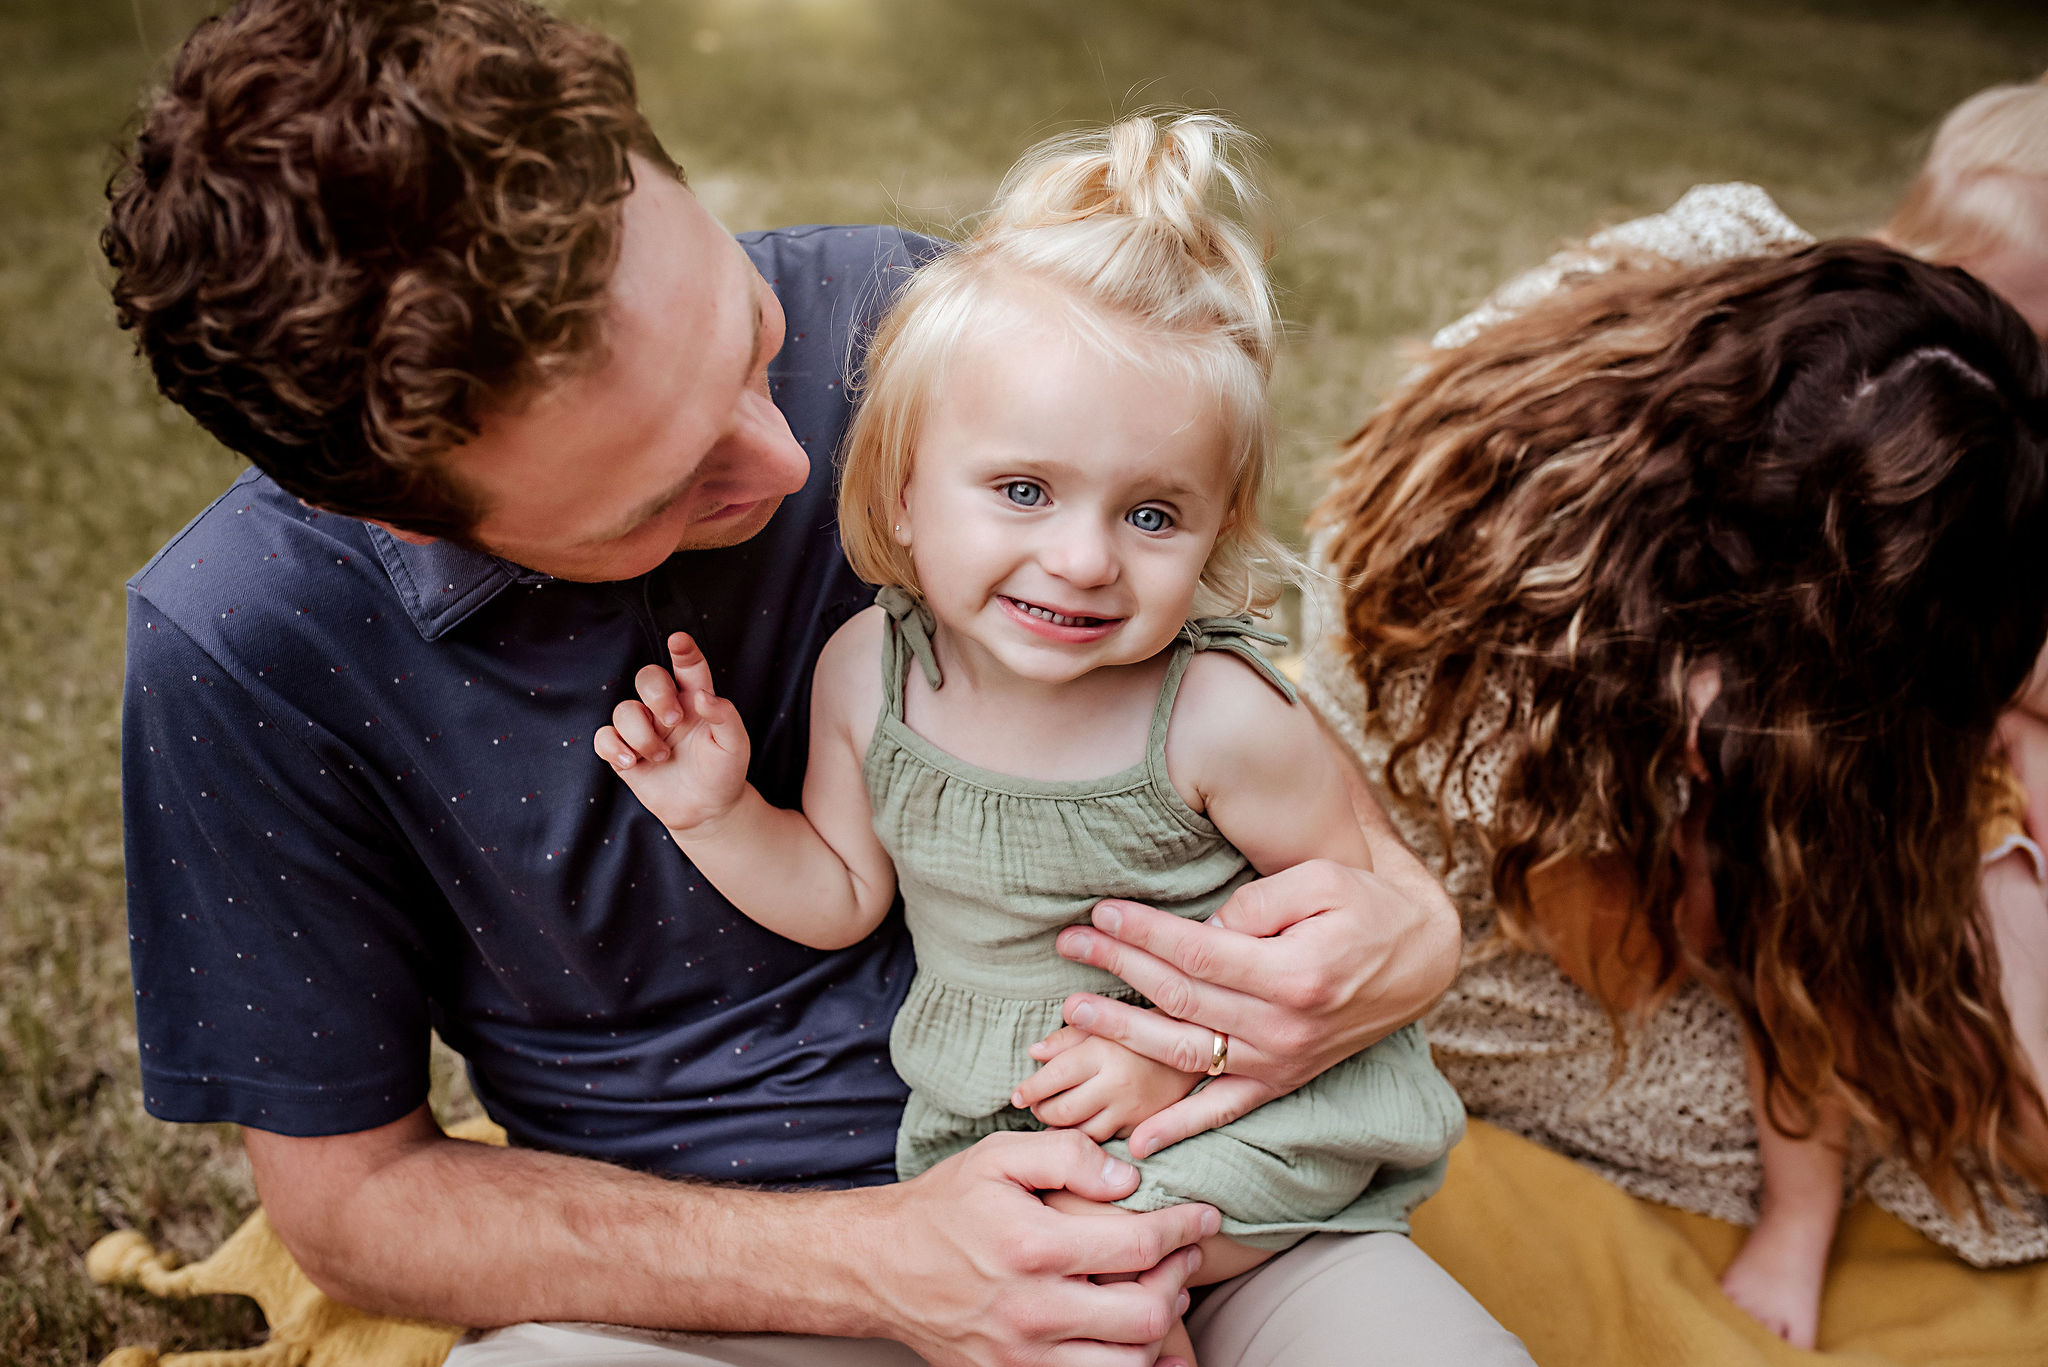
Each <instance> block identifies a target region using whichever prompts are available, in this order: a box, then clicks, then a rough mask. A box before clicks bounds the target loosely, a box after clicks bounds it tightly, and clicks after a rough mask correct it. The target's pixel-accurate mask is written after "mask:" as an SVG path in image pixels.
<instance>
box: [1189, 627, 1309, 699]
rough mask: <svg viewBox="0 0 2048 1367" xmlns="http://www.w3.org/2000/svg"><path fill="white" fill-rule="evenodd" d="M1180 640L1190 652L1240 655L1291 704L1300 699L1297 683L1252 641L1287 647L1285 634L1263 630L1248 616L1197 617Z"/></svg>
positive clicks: (1240, 657)
mask: <svg viewBox="0 0 2048 1367" xmlns="http://www.w3.org/2000/svg"><path fill="white" fill-rule="evenodd" d="M1180 639H1181V640H1183V641H1186V642H1187V643H1188V653H1189V654H1190V655H1192V654H1193V653H1194V652H1195V651H1198V650H1221V651H1225V652H1227V653H1229V654H1232V655H1235V656H1237V657H1238V658H1239V659H1241V660H1243V661H1244V662H1245V663H1246V664H1248V665H1250V666H1251V667H1252V670H1253V672H1255V673H1256V674H1258V676H1259V677H1260V678H1262V679H1264V680H1265V681H1266V682H1267V683H1269V684H1271V685H1273V687H1274V688H1276V689H1278V690H1279V692H1280V696H1281V697H1283V698H1285V699H1287V701H1288V702H1290V703H1292V702H1295V701H1297V699H1296V697H1295V693H1294V685H1293V684H1292V683H1290V682H1289V681H1288V679H1287V676H1286V675H1285V674H1282V673H1281V672H1280V671H1279V670H1278V669H1275V668H1274V667H1273V662H1272V661H1271V660H1269V659H1267V658H1266V655H1265V652H1264V651H1262V650H1260V649H1259V647H1258V646H1257V645H1254V644H1253V642H1255V641H1256V642H1259V643H1261V644H1264V645H1269V646H1284V645H1286V644H1287V638H1286V637H1285V636H1281V635H1277V634H1275V633H1274V632H1270V631H1261V630H1260V629H1259V628H1258V627H1255V626H1253V625H1252V619H1251V618H1249V617H1197V618H1195V619H1194V620H1192V621H1190V622H1187V623H1186V624H1184V625H1183V626H1182V627H1181V629H1180Z"/></svg>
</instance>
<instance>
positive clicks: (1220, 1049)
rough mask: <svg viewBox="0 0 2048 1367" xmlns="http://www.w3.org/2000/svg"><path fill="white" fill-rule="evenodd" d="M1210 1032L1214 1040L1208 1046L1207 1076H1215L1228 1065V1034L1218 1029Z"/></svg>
mask: <svg viewBox="0 0 2048 1367" xmlns="http://www.w3.org/2000/svg"><path fill="white" fill-rule="evenodd" d="M1211 1033H1212V1034H1214V1035H1215V1036H1216V1042H1215V1043H1214V1044H1211V1045H1210V1046H1209V1076H1210V1077H1215V1076H1216V1075H1217V1074H1219V1073H1221V1072H1222V1071H1223V1070H1224V1069H1225V1068H1228V1067H1229V1066H1230V1036H1228V1035H1226V1034H1224V1033H1223V1032H1221V1031H1220V1030H1219V1031H1212V1032H1211Z"/></svg>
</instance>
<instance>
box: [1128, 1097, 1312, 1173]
mask: <svg viewBox="0 0 2048 1367" xmlns="http://www.w3.org/2000/svg"><path fill="white" fill-rule="evenodd" d="M1278 1095H1279V1093H1278V1092H1277V1091H1275V1090H1274V1089H1273V1088H1272V1087H1270V1086H1268V1085H1267V1084H1265V1083H1263V1082H1259V1081H1257V1080H1256V1079H1253V1078H1248V1077H1219V1078H1217V1079H1216V1080H1215V1081H1214V1082H1212V1083H1210V1084H1209V1085H1208V1086H1206V1087H1204V1088H1202V1090H1201V1091H1199V1092H1196V1093H1194V1094H1193V1095H1191V1096H1187V1097H1184V1098H1182V1099H1181V1100H1179V1101H1176V1102H1174V1103H1173V1105H1171V1106H1168V1107H1167V1108H1166V1109H1165V1110H1163V1111H1161V1112H1159V1113H1158V1114H1157V1115H1154V1116H1152V1117H1150V1118H1149V1119H1147V1120H1145V1121H1144V1122H1143V1123H1142V1124H1140V1125H1139V1126H1138V1128H1136V1129H1135V1130H1132V1131H1131V1157H1133V1158H1150V1157H1151V1156H1152V1155H1153V1154H1155V1153H1158V1152H1159V1151H1160V1150H1161V1149H1163V1148H1165V1147H1167V1146H1168V1145H1169V1144H1178V1143H1179V1142H1180V1141H1181V1140H1183V1139H1186V1138H1188V1137H1189V1136H1190V1135H1197V1134H1201V1133H1202V1132H1203V1131H1205V1130H1213V1129H1215V1128H1216V1127H1217V1126H1218V1125H1228V1124H1229V1123H1230V1122H1231V1121H1233V1120H1236V1119H1237V1118H1238V1117H1240V1116H1245V1115H1250V1114H1251V1113H1252V1112H1253V1111H1255V1110H1257V1109H1258V1108H1259V1107H1261V1106H1263V1105H1265V1104H1266V1103H1267V1102H1268V1101H1271V1100H1272V1099H1273V1098H1274V1097H1276V1096H1278Z"/></svg>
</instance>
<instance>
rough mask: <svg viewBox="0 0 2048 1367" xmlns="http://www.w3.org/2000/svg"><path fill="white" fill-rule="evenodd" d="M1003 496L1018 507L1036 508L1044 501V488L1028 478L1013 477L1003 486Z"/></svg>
mask: <svg viewBox="0 0 2048 1367" xmlns="http://www.w3.org/2000/svg"><path fill="white" fill-rule="evenodd" d="M1003 497H1005V498H1007V499H1009V500H1010V502H1012V503H1014V504H1016V505H1017V506H1018V507H1019V508H1036V507H1037V506H1038V505H1039V504H1041V503H1043V502H1045V490H1044V488H1043V487H1042V486H1040V485H1036V484H1033V483H1032V482H1031V481H1030V480H1028V479H1013V480H1011V481H1010V482H1009V483H1008V484H1005V485H1004V486H1003Z"/></svg>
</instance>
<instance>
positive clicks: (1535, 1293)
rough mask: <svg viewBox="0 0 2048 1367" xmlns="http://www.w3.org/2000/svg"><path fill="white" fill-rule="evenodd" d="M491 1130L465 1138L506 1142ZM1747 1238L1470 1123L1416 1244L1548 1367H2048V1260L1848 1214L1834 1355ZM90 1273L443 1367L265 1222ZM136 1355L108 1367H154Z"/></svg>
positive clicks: (1879, 1215) (351, 1359) (295, 1341)
mask: <svg viewBox="0 0 2048 1367" xmlns="http://www.w3.org/2000/svg"><path fill="white" fill-rule="evenodd" d="M494 1129H495V1127H491V1126H488V1125H478V1126H472V1127H468V1128H465V1129H464V1130H463V1131H460V1133H462V1134H463V1135H464V1137H466V1138H474V1139H486V1140H488V1141H489V1142H498V1143H502V1142H503V1136H502V1135H498V1134H494V1133H492V1132H493V1131H494ZM1742 1233H1743V1231H1742V1230H1740V1229H1738V1228H1736V1227H1735V1226H1733V1225H1727V1224H1723V1223H1721V1222H1720V1221H1718V1220H1710V1219H1708V1218H1706V1217H1705V1216H1701V1215H1690V1214H1687V1213H1685V1212H1683V1211H1675V1210H1671V1209H1668V1208H1666V1207H1663V1206H1658V1205H1653V1204H1651V1203H1650V1202H1647V1201H1640V1200H1637V1199H1636V1198H1635V1197H1632V1196H1629V1195H1627V1194H1625V1193H1624V1192H1622V1191H1621V1190H1619V1189H1618V1188H1616V1187H1613V1186H1611V1185H1609V1184H1608V1183H1607V1182H1605V1181H1603V1180H1602V1179H1600V1178H1599V1177H1597V1176H1595V1175H1594V1174H1593V1173H1591V1172H1589V1171H1588V1170H1586V1169H1585V1168H1582V1167H1580V1166H1578V1165H1577V1164H1576V1163H1573V1162H1571V1161H1570V1160H1569V1159H1566V1158H1562V1157H1559V1156H1558V1155H1557V1154H1554V1153H1551V1152H1549V1151H1548V1150H1545V1149H1542V1148H1539V1147H1538V1146H1536V1145H1534V1144H1532V1143H1530V1142H1528V1141H1527V1140H1525V1139H1521V1138H1519V1137H1517V1136H1515V1135H1511V1134H1509V1133H1507V1132H1506V1131H1504V1130H1499V1129H1495V1128H1494V1127H1493V1126H1491V1125H1487V1124H1485V1123H1483V1122H1475V1123H1474V1124H1473V1125H1472V1127H1471V1130H1470V1132H1469V1133H1468V1134H1467V1135H1466V1137H1465V1140H1464V1142H1463V1143H1461V1144H1459V1145H1458V1147H1457V1148H1456V1149H1455V1150H1453V1151H1452V1153H1451V1164H1450V1174H1449V1176H1448V1177H1447V1179H1446V1180H1445V1182H1444V1189H1443V1190H1442V1191H1441V1192H1440V1193H1438V1194H1437V1195H1436V1196H1434V1197H1432V1198H1431V1199H1430V1200H1428V1201H1427V1202H1425V1203H1424V1204H1423V1206H1422V1208H1421V1210H1420V1211H1418V1212H1417V1213H1416V1218H1415V1239H1416V1242H1417V1243H1419V1244H1420V1245H1421V1246H1422V1247H1423V1248H1424V1249H1426V1250H1428V1252H1429V1253H1430V1255H1431V1256H1432V1257H1434V1258H1435V1259H1436V1260H1437V1261H1438V1262H1440V1263H1442V1264H1443V1265H1444V1266H1445V1267H1446V1268H1448V1269H1449V1270H1450V1272H1451V1275H1453V1276H1455V1277H1456V1278H1457V1279H1458V1280H1459V1281H1461V1282H1463V1283H1464V1284H1465V1286H1466V1287H1467V1288H1469V1289H1470V1290H1471V1292H1472V1294H1473V1295H1475V1296H1477V1297H1478V1298H1479V1300H1480V1303H1481V1304H1483V1305H1485V1306H1486V1308H1487V1309H1488V1310H1491V1311H1492V1312H1493V1313H1494V1315H1496V1316H1497V1317H1498V1318H1499V1319H1500V1321H1501V1323H1503V1324H1505V1325H1506V1326H1507V1327H1508V1328H1509V1329H1511V1330H1513V1331H1514V1332H1515V1333H1517V1334H1519V1335H1521V1337H1522V1341H1523V1342H1524V1343H1526V1344H1528V1345H1529V1351H1530V1352H1531V1353H1532V1354H1533V1355H1534V1356H1535V1358H1536V1361H1537V1362H1538V1363H1540V1364H1542V1367H1822V1364H1830V1363H1832V1364H1843V1365H1844V1367H1847V1365H1848V1364H1854V1365H1855V1367H1904V1365H1905V1364H1930V1365H1932V1364H1940V1367H2044V1364H2048V1264H2042V1265H2035V1266H2031V1267H2020V1268H2009V1269H2004V1270H2000V1271H1993V1272H1985V1271H1979V1270H1976V1269H1973V1268H1971V1267H1968V1266H1966V1265H1965V1264H1963V1263H1961V1262H1959V1261H1957V1260H1956V1259H1955V1258H1953V1257H1951V1256H1950V1255H1949V1254H1947V1253H1945V1252H1943V1251H1942V1250H1941V1249H1940V1248H1938V1247H1937V1246H1935V1245H1934V1244H1932V1243H1929V1242H1928V1241H1927V1240H1926V1239H1924V1238H1922V1237H1921V1236H1920V1235H1919V1234H1917V1233H1915V1232H1914V1231H1913V1230H1911V1229H1908V1228H1907V1227H1906V1226H1905V1225H1903V1224H1901V1223H1899V1222H1898V1221H1897V1220H1895V1219H1893V1218H1892V1217H1891V1216H1889V1215H1887V1214H1885V1213H1884V1212H1883V1211H1880V1210H1877V1209H1876V1208H1874V1207H1872V1206H1870V1205H1868V1204H1864V1205H1859V1206H1857V1207H1856V1208H1855V1209H1853V1210H1852V1211H1850V1212H1849V1213H1848V1215H1847V1216H1846V1217H1845V1219H1844V1220H1843V1223H1842V1232H1841V1236H1840V1238H1839V1240H1838V1241H1837V1243H1836V1247H1835V1258H1834V1265H1833V1267H1832V1269H1831V1270H1830V1273H1829V1280H1828V1292H1827V1300H1826V1303H1825V1304H1824V1305H1823V1306H1822V1308H1821V1323H1820V1341H1821V1344H1822V1346H1823V1347H1824V1348H1825V1349H1826V1351H1825V1352H1824V1353H1822V1354H1818V1355H1816V1354H1809V1353H1802V1352H1799V1351H1797V1350H1795V1349H1792V1348H1788V1347H1786V1346H1785V1345H1784V1344H1783V1343H1780V1342H1779V1341H1778V1340H1777V1339H1775V1338H1772V1337H1771V1336H1770V1335H1769V1334H1768V1333H1766V1332H1765V1331H1764V1330H1763V1329H1762V1328H1760V1327H1759V1326H1758V1325H1756V1324H1755V1323H1754V1322H1752V1321H1751V1320H1750V1319H1749V1318H1748V1317H1746V1316H1745V1315H1744V1314H1743V1313H1742V1312H1741V1311H1740V1310H1737V1309H1736V1308H1735V1307H1734V1306H1733V1305H1732V1304H1730V1303H1729V1302H1728V1300H1727V1299H1726V1298H1725V1297H1724V1296H1722V1295H1721V1292H1720V1289H1719V1287H1718V1285H1717V1280H1718V1276H1719V1272H1720V1269H1721V1268H1722V1267H1724V1266H1726V1264H1727V1263H1728V1260H1729V1259H1731V1258H1732V1257H1734V1256H1735V1250H1736V1247H1737V1246H1738V1245H1739V1244H1740V1242H1741V1240H1742ZM86 1261H87V1267H88V1269H89V1270H90V1272H91V1274H92V1276H93V1279H94V1280H95V1281H99V1282H103V1283H118V1284H126V1285H138V1286H141V1287H142V1288H143V1289H145V1290H147V1291H150V1292H153V1293H155V1294H157V1295H160V1296H191V1295H203V1294H207V1293H214V1294H239V1295H245V1296H252V1297H254V1298H255V1299H256V1301H257V1303H258V1304H259V1305H261V1306H262V1308H263V1314H264V1316H265V1318H266V1319H268V1320H269V1322H270V1326H271V1340H270V1342H269V1343H268V1344H266V1345H265V1346H263V1347H261V1348H255V1349H249V1350H245V1351H242V1352H230V1353H176V1354H172V1355H170V1356H167V1357H164V1358H162V1359H161V1360H160V1361H161V1362H162V1364H163V1367H436V1364H438V1363H439V1362H440V1361H441V1360H442V1358H443V1357H445V1356H446V1355H447V1352H448V1349H449V1347H450V1346H451V1345H452V1344H453V1343H454V1342H455V1339H456V1337H457V1335H458V1333H459V1331H458V1330H455V1329H453V1328H449V1327H447V1326H444V1325H433V1324H424V1323H421V1322H418V1321H410V1320H391V1319H382V1318H379V1317H377V1316H374V1315H365V1314H362V1313H360V1312H358V1311H354V1310H350V1309H347V1308H346V1307H344V1306H340V1305H337V1304H336V1303H335V1302H333V1301H331V1300H328V1299H327V1298H326V1297H325V1296H322V1295H321V1294H320V1292H319V1291H317V1290H316V1289H314V1287H313V1285H312V1283H311V1282H308V1281H307V1280H306V1278H305V1276H304V1275H303V1274H302V1273H301V1272H300V1271H299V1270H298V1268H297V1267H296V1266H294V1265H293V1263H292V1261H291V1258H290V1255H288V1254H287V1253H286V1252H285V1251H284V1246H283V1245H282V1244H280V1243H278V1242H277V1239H276V1237H275V1236H274V1235H273V1234H272V1233H271V1232H270V1226H269V1223H268V1222H267V1221H266V1220H265V1219H264V1217H263V1213H262V1212H261V1211H258V1212H257V1213H256V1214H255V1215H253V1216H251V1217H250V1218H249V1221H248V1223H246V1224H244V1225H243V1226H242V1228H241V1229H239V1230H237V1231H236V1232H235V1234H234V1235H233V1236H232V1237H231V1238H230V1239H229V1240H228V1241H227V1242H226V1243H225V1244H223V1245H221V1247H220V1250H219V1251H218V1252H216V1253H215V1254H214V1255H213V1256H212V1257H211V1258H208V1259H207V1260H206V1261H205V1262H201V1263H194V1264H192V1265H191V1266H189V1267H185V1268H177V1269H175V1270H173V1264H172V1262H171V1261H170V1259H169V1258H168V1257H167V1256H166V1255H160V1254H157V1253H155V1251H154V1250H152V1249H151V1248H150V1247H149V1245H148V1243H147V1242H146V1241H145V1240H143V1238H142V1236H141V1235H139V1234H136V1233H134V1232H133V1231H123V1232H121V1233H118V1234H110V1235H108V1236H107V1237H106V1238H105V1239H102V1240H100V1241H99V1243H97V1244H95V1245H94V1246H93V1249H92V1252H91V1253H90V1254H88V1255H87V1260H86ZM158 1361H159V1359H158V1357H157V1355H156V1354H155V1353H154V1352H152V1351H150V1350H148V1349H143V1348H123V1349H121V1350H120V1351H119V1352H116V1353H114V1354H113V1355H112V1356H110V1357H108V1358H107V1359H106V1360H105V1361H104V1363H102V1367H149V1364H152V1363H156V1362H158Z"/></svg>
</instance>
